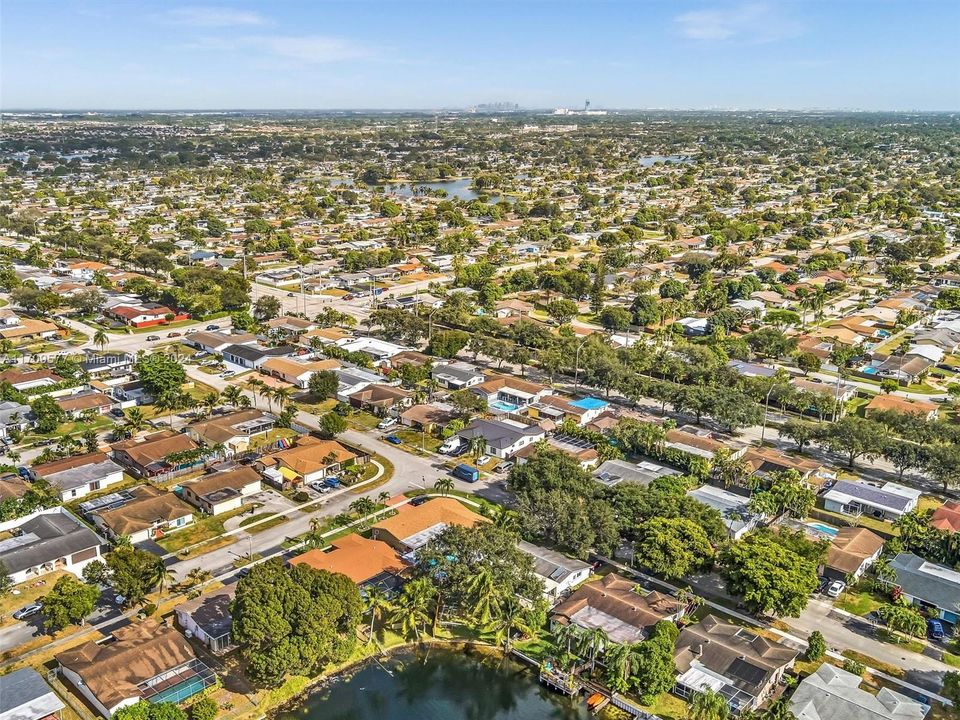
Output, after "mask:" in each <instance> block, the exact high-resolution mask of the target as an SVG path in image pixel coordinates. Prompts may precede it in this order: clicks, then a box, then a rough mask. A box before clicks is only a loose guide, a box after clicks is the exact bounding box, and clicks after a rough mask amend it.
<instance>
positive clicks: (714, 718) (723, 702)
mask: <svg viewBox="0 0 960 720" xmlns="http://www.w3.org/2000/svg"><path fill="white" fill-rule="evenodd" d="M728 717H730V705H729V703H727V699H726V698H725V697H724V696H723V695H721V694H720V693H718V692H715V691H713V690H711V689H710V688H707V689H705V690H701V691H700V692H697V693H695V694H694V696H693V698H691V700H690V710H689V711H688V712H687V718H688V720H727V718H728Z"/></svg>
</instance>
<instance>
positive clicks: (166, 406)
mask: <svg viewBox="0 0 960 720" xmlns="http://www.w3.org/2000/svg"><path fill="white" fill-rule="evenodd" d="M153 407H154V409H155V410H158V411H159V412H161V413H164V412H165V413H167V414H168V419H169V421H170V425H173V412H174V410H177V409H178V408H179V407H180V398H178V397H177V396H176V395H174V394H173V393H164V394H163V395H161V396H160V397H158V398H157V399H156V400H154V401H153Z"/></svg>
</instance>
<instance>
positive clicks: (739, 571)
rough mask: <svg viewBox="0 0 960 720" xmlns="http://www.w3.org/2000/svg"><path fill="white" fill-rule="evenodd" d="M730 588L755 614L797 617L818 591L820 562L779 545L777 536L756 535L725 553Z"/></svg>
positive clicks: (724, 566) (725, 573) (725, 574)
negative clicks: (812, 594)
mask: <svg viewBox="0 0 960 720" xmlns="http://www.w3.org/2000/svg"><path fill="white" fill-rule="evenodd" d="M720 562H721V574H722V575H723V577H724V579H725V580H726V581H727V588H728V589H729V590H730V592H732V593H734V594H735V595H739V596H740V597H741V598H742V599H743V602H744V604H746V605H747V607H748V608H750V609H751V610H752V611H754V612H762V613H772V614H775V615H788V616H790V617H797V616H798V615H799V614H800V613H801V612H802V611H803V608H805V607H806V605H807V600H808V599H809V597H810V595H811V593H813V591H814V590H816V588H817V562H816V561H814V560H810V559H808V558H806V557H803V556H802V555H800V554H798V553H797V552H795V551H794V550H793V549H791V548H789V547H786V546H785V544H783V543H782V542H778V538H777V537H776V534H775V533H771V532H755V533H752V534H750V535H748V536H747V537H746V538H744V539H742V540H740V541H739V542H736V543H733V544H732V545H730V546H729V547H728V548H727V549H726V550H724V551H723V553H721V556H720Z"/></svg>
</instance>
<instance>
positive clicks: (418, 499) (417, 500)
mask: <svg viewBox="0 0 960 720" xmlns="http://www.w3.org/2000/svg"><path fill="white" fill-rule="evenodd" d="M429 499H430V498H429V496H427V495H417V497H415V498H414V499H413V500H411V501H410V504H411V505H413V506H414V507H417V506H418V505H423V504H424V503H425V502H427V501H428V500H429Z"/></svg>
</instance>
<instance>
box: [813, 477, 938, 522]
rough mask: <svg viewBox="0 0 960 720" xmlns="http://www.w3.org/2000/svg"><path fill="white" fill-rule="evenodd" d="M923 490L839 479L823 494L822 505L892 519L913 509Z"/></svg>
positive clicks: (848, 512) (852, 513)
mask: <svg viewBox="0 0 960 720" xmlns="http://www.w3.org/2000/svg"><path fill="white" fill-rule="evenodd" d="M922 494H923V493H922V492H921V491H920V490H914V489H913V488H908V487H906V486H904V485H899V484H897V483H894V482H887V483H884V484H883V485H880V486H877V485H872V484H870V483H867V482H863V481H860V480H841V481H839V482H838V483H837V484H836V485H834V486H833V487H832V488H830V489H829V490H828V491H827V492H826V493H824V495H823V507H824V509H825V510H829V511H830V512H837V513H843V514H844V515H857V516H858V515H863V514H866V515H870V516H872V517H875V518H879V519H881V520H896V519H897V518H899V517H902V516H903V515H906V514H907V513H908V512H912V511H913V510H916V508H917V503H918V502H919V500H920V496H921V495H922Z"/></svg>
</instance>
